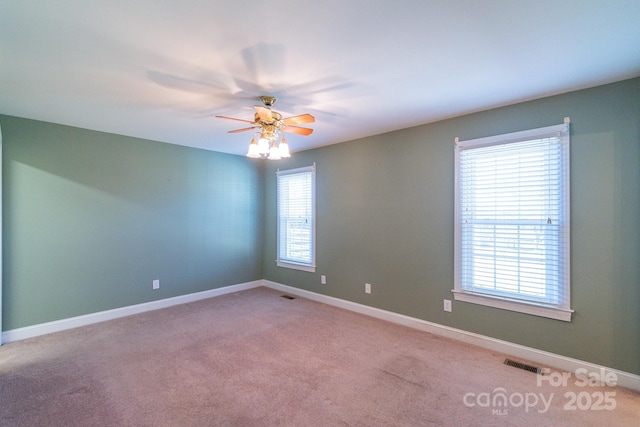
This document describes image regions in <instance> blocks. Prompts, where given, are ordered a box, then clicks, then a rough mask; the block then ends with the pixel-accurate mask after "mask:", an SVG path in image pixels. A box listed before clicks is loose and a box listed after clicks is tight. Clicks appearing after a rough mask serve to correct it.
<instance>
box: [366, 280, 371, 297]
mask: <svg viewBox="0 0 640 427" xmlns="http://www.w3.org/2000/svg"><path fill="white" fill-rule="evenodd" d="M364 293H365V294H370V293H371V283H365V284H364Z"/></svg>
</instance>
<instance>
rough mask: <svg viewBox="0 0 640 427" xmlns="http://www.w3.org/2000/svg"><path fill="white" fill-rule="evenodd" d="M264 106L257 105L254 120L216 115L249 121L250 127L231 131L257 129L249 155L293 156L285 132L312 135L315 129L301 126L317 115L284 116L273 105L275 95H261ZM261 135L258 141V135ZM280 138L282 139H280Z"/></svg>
mask: <svg viewBox="0 0 640 427" xmlns="http://www.w3.org/2000/svg"><path fill="white" fill-rule="evenodd" d="M260 100H261V101H262V104H263V105H264V107H263V106H260V105H256V106H255V110H256V112H255V115H254V117H253V120H246V119H238V118H235V117H227V116H216V117H219V118H221V119H227V120H234V121H239V122H244V123H248V124H250V125H251V126H250V127H244V128H241V129H235V130H230V131H229V133H238V132H245V131H248V130H255V129H258V128H259V129H260V130H259V131H256V133H255V134H254V136H253V138H251V143H250V144H249V149H248V150H247V157H251V158H254V159H255V158H260V159H270V160H278V159H282V158H287V157H291V153H290V152H289V144H287V140H286V139H285V138H284V135H283V133H284V132H291V133H295V134H298V135H302V136H307V135H311V133H312V132H313V129H310V128H307V127H302V126H299V125H300V124H306V123H314V122H315V121H316V119H315V117H313V116H312V115H311V114H300V115H297V116H292V117H287V118H284V119H283V118H282V114H280V113H278V112H276V111H273V110H272V109H271V107H272V106H273V104H275V102H276V97H275V96H266V95H265V96H261V97H260ZM258 135H260V137H259V138H258V141H257V142H256V137H257V136H258ZM278 140H280V141H278Z"/></svg>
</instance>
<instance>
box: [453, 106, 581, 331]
mask: <svg viewBox="0 0 640 427" xmlns="http://www.w3.org/2000/svg"><path fill="white" fill-rule="evenodd" d="M455 167H456V187H455V191H456V194H455V201H456V206H455V286H454V291H453V292H454V299H456V300H460V301H466V302H471V303H476V304H483V305H488V306H491V307H497V308H502V309H507V310H513V311H519V312H523V313H529V314H534V315H538V316H544V317H550V318H553V319H559V320H565V321H570V320H571V313H572V310H571V308H570V298H569V119H568V118H567V119H565V124H562V125H558V126H550V127H546V128H540V129H534V130H529V131H523V132H516V133H511V134H506V135H498V136H493V137H488V138H481V139H474V140H468V141H460V142H457V143H456V149H455Z"/></svg>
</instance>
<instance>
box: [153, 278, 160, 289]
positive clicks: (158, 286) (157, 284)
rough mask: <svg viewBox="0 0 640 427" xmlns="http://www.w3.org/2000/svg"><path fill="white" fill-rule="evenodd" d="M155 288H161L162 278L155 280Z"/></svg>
mask: <svg viewBox="0 0 640 427" xmlns="http://www.w3.org/2000/svg"><path fill="white" fill-rule="evenodd" d="M153 289H160V280H158V279H156V280H154V281H153Z"/></svg>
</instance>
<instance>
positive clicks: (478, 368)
mask: <svg viewBox="0 0 640 427" xmlns="http://www.w3.org/2000/svg"><path fill="white" fill-rule="evenodd" d="M503 361H504V355H502V354H498V353H492V352H490V351H487V350H483V349H480V348H476V347H473V346H469V345H466V344H461V343H458V342H455V341H452V340H448V339H444V338H440V337H437V336H434V335H431V334H428V333H424V332H420V331H416V330H413V329H409V328H405V327H402V326H398V325H395V324H391V323H387V322H384V321H380V320H377V319H372V318H369V317H366V316H363V315H359V314H355V313H351V312H348V311H344V310H341V309H338V308H335V307H330V306H327V305H323V304H319V303H316V302H313V301H309V300H305V299H302V298H296V299H293V300H289V299H285V298H282V297H281V293H279V292H276V291H273V290H271V289H267V288H258V289H253V290H249V291H244V292H238V293H235V294H229V295H225V296H221V297H217V298H211V299H208V300H204V301H199V302H195V303H190V304H185V305H181V306H176V307H172V308H168V309H163V310H158V311H153V312H149V313H145V314H141V315H136V316H130V317H127V318H122V319H117V320H113V321H109V322H104V323H100V324H96V325H91V326H87V327H83V328H77V329H74V330H69V331H65V332H60V333H55V334H50V335H46V336H42V337H38V338H33V339H29V340H24V341H19V342H14V343H9V344H6V345H4V346H2V347H1V348H0V425H2V426H219V425H228V426H419V425H438V426H440V425H450V426H465V425H519V426H520V425H531V426H534V425H535V426H542V425H550V426H551V425H553V426H559V425H580V426H586V425H594V426H601V425H616V426H624V425H638V420H640V395H638V394H636V393H632V392H630V391H628V390H625V389H621V388H610V387H599V386H594V387H578V386H577V385H576V382H577V379H576V377H575V376H573V375H572V377H571V378H570V379H569V381H567V383H568V384H567V386H566V387H560V386H558V387H554V386H552V384H549V381H548V380H544V381H543V382H542V384H540V385H538V384H537V380H538V377H537V375H536V374H534V373H531V372H527V371H523V370H520V369H517V368H514V367H510V366H506V365H504V364H503ZM547 378H552V377H550V376H548V377H547ZM554 378H559V376H556V377H554ZM500 393H503V395H504V396H506V402H504V401H502V400H500V399H499V397H500ZM581 393H582V394H581ZM605 393H608V394H605ZM612 393H613V394H612ZM534 397H535V399H537V401H536V400H535V399H534ZM573 397H575V399H573ZM494 398H495V399H494ZM572 400H574V401H573V402H572ZM598 401H600V402H599V403H598ZM544 402H550V404H549V405H548V406H546V403H544ZM534 403H535V405H534ZM572 407H573V408H575V409H571V408H572ZM607 408H608V409H607Z"/></svg>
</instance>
